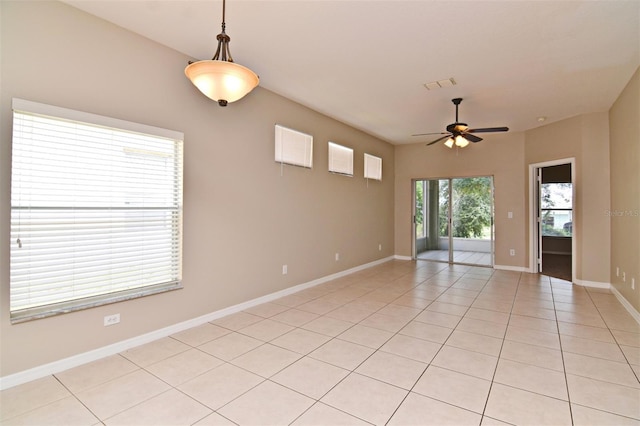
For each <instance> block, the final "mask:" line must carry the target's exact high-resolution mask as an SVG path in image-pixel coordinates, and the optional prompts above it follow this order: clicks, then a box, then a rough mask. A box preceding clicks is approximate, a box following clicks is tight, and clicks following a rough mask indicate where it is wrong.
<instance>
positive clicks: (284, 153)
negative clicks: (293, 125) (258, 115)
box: [275, 124, 313, 169]
mask: <svg viewBox="0 0 640 426" xmlns="http://www.w3.org/2000/svg"><path fill="white" fill-rule="evenodd" d="M275 141H276V143H275V159H276V162H278V163H284V164H291V165H294V166H301V167H306V168H309V169H310V168H311V167H313V136H311V135H308V134H306V133H302V132H299V131H297V130H292V129H288V128H286V127H284V126H281V125H279V124H276V135H275Z"/></svg>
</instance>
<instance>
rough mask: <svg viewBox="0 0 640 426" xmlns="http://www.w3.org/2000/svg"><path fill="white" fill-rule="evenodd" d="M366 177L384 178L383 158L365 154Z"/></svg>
mask: <svg viewBox="0 0 640 426" xmlns="http://www.w3.org/2000/svg"><path fill="white" fill-rule="evenodd" d="M364 177H365V178H366V179H375V180H382V158H380V157H376V156H375V155H371V154H364Z"/></svg>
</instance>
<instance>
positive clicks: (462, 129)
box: [412, 98, 509, 148]
mask: <svg viewBox="0 0 640 426" xmlns="http://www.w3.org/2000/svg"><path fill="white" fill-rule="evenodd" d="M451 102H453V104H454V105H455V106H456V122H455V123H452V124H449V125H448V126H447V131H446V132H439V133H420V134H417V135H412V136H425V135H444V136H442V137H440V138H438V139H436V140H434V141H432V142H429V143H428V144H427V146H429V145H433V144H434V143H438V142H440V141H441V140H443V139H447V141H446V142H445V143H444V144H445V146H447V147H449V148H453V145H456V146H457V147H460V148H464V147H465V146H467V145H469V142H474V143H475V142H480V141H481V140H482V138H480V137H478V136H476V135H474V134H473V133H493V132H507V131H509V128H508V127H484V128H481V129H470V128H469V126H467V124H466V123H460V122H458V105H460V102H462V98H455V99H452V100H451Z"/></svg>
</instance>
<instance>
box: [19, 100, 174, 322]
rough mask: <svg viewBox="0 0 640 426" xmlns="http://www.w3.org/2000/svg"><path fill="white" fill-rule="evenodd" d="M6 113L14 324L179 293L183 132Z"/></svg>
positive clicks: (34, 106) (25, 110)
mask: <svg viewBox="0 0 640 426" xmlns="http://www.w3.org/2000/svg"><path fill="white" fill-rule="evenodd" d="M13 111H14V118H13V155H12V189H11V213H12V214H11V248H10V297H9V299H10V303H9V304H10V318H11V322H13V323H17V322H22V321H27V320H31V319H37V318H43V317H47V316H51V315H56V314H60V313H66V312H71V311H76V310H80V309H86V308H90V307H94V306H98V305H104V304H107V303H114V302H118V301H122V300H128V299H132V298H135V297H141V296H147V295H150V294H155V293H159V292H165V291H169V290H174V289H178V288H182V174H183V173H182V167H183V157H182V150H183V138H184V136H183V134H182V133H180V132H175V131H171V130H166V129H161V128H157V127H153V126H147V125H143V124H139V123H132V122H128V121H124V120H118V119H115V118H110V117H104V116H100V115H95V114H90V113H86V112H82V111H75V110H70V109H66V108H60V107H56V106H52V105H46V104H41V103H36V102H31V101H26V100H22V99H13Z"/></svg>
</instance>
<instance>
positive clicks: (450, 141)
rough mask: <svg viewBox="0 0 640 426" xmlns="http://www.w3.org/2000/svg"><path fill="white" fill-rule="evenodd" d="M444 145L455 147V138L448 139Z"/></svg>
mask: <svg viewBox="0 0 640 426" xmlns="http://www.w3.org/2000/svg"><path fill="white" fill-rule="evenodd" d="M444 146H446V147H447V148H453V138H449V139H447V140H446V142H445V143H444Z"/></svg>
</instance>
